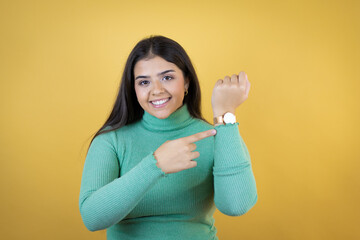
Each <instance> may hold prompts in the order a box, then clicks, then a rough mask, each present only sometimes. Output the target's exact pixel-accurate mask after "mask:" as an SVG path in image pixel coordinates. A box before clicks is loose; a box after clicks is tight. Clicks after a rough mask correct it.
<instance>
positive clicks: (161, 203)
mask: <svg viewBox="0 0 360 240" xmlns="http://www.w3.org/2000/svg"><path fill="white" fill-rule="evenodd" d="M249 89H250V83H249V81H248V80H247V76H246V74H245V73H244V72H241V73H240V74H239V75H235V74H234V75H232V76H231V77H228V76H226V77H225V78H224V79H221V80H219V81H218V82H217V83H216V84H215V87H214V90H213V96H212V107H213V113H214V121H215V129H214V126H212V125H210V124H208V123H207V122H206V121H205V120H203V118H202V115H201V111H200V98H201V95H200V88H199V82H198V79H197V76H196V73H195V70H194V68H193V66H192V64H191V61H190V59H189V57H188V55H187V54H186V52H185V51H184V49H183V48H182V47H181V46H180V45H179V44H178V43H176V42H175V41H173V40H171V39H168V38H166V37H163V36H153V37H149V38H146V39H144V40H142V41H140V42H139V43H138V44H137V45H136V46H135V47H134V49H133V50H132V52H131V53H130V55H129V57H128V60H127V62H126V65H125V69H124V72H123V76H122V81H121V85H120V89H119V93H118V96H117V99H116V101H115V104H114V107H113V110H112V112H111V114H110V116H109V118H108V120H107V121H106V122H105V124H104V126H103V127H102V128H101V129H100V130H99V131H98V132H97V133H96V134H95V137H94V138H93V140H92V142H91V144H90V147H89V150H88V154H87V156H86V160H85V165H84V170H83V176H82V181H81V189H80V199H79V206H80V213H81V216H82V219H83V221H84V224H85V226H86V227H87V228H88V229H89V230H90V231H96V230H101V229H107V239H156V240H159V239H161V240H164V239H172V240H173V239H192V240H196V239H199V240H200V239H201V240H203V239H218V238H217V236H216V231H217V230H216V228H215V226H214V221H215V220H214V218H213V213H214V211H215V208H216V207H217V208H218V209H219V210H220V211H221V212H222V213H224V214H226V215H229V216H240V215H242V214H244V213H246V212H247V211H248V210H249V209H250V208H252V206H253V205H254V204H255V203H256V201H257V190H256V184H255V179H254V175H253V172H252V169H251V162H250V156H249V153H248V150H247V147H246V145H245V143H244V141H243V139H242V138H241V136H240V134H239V130H238V123H236V122H235V119H234V118H235V116H234V113H235V109H236V107H238V106H239V105H240V104H241V103H242V102H244V101H245V100H246V98H247V96H248V92H249ZM215 134H216V135H215Z"/></svg>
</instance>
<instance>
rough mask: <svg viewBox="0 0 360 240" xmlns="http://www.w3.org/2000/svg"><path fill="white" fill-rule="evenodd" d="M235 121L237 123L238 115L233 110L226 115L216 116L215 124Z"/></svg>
mask: <svg viewBox="0 0 360 240" xmlns="http://www.w3.org/2000/svg"><path fill="white" fill-rule="evenodd" d="M234 123H236V116H235V115H234V114H232V113H231V112H227V113H225V114H224V115H221V116H218V117H214V126H217V125H226V124H234Z"/></svg>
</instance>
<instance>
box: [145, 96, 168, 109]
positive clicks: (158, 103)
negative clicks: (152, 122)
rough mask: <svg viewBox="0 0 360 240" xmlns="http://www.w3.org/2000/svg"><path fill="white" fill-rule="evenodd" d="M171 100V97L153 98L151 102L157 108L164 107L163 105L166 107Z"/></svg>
mask: <svg viewBox="0 0 360 240" xmlns="http://www.w3.org/2000/svg"><path fill="white" fill-rule="evenodd" d="M170 100H171V97H169V98H163V99H158V100H152V101H150V103H151V104H152V105H153V107H155V108H162V107H165V106H166V105H167V103H168V102H169V101H170Z"/></svg>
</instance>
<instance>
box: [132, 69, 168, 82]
mask: <svg viewBox="0 0 360 240" xmlns="http://www.w3.org/2000/svg"><path fill="white" fill-rule="evenodd" d="M169 72H175V70H172V69H169V70H166V71H163V72H161V73H158V74H157V75H158V76H160V75H164V74H166V73H169ZM149 77H150V76H142V75H140V76H137V77H136V78H135V80H137V79H139V78H149Z"/></svg>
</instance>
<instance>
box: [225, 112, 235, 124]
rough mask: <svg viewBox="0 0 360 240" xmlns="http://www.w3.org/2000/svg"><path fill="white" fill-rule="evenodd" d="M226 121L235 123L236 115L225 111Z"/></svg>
mask: <svg viewBox="0 0 360 240" xmlns="http://www.w3.org/2000/svg"><path fill="white" fill-rule="evenodd" d="M224 122H225V123H231V124H234V123H235V122H236V117H235V115H234V114H232V113H230V112H227V113H225V115H224Z"/></svg>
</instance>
